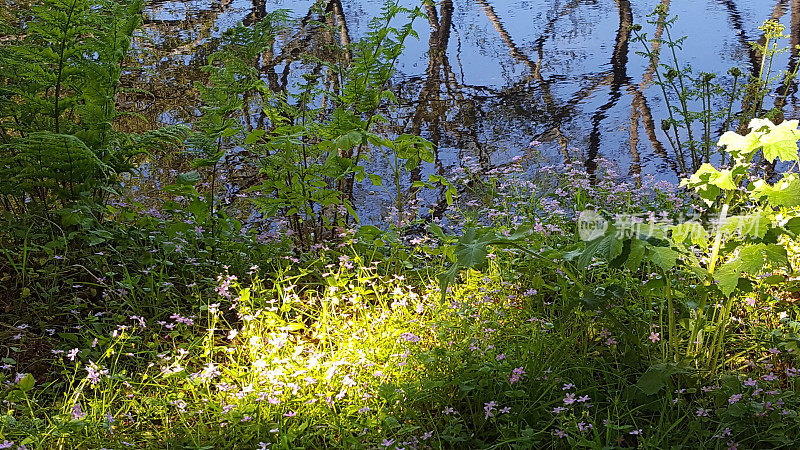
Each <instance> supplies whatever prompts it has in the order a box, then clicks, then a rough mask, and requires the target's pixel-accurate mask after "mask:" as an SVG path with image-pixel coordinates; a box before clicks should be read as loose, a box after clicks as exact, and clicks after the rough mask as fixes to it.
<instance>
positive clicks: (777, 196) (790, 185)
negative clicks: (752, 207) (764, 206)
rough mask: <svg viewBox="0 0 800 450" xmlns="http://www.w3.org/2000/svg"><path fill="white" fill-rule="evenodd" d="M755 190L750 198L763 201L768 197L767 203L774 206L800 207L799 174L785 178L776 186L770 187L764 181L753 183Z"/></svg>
mask: <svg viewBox="0 0 800 450" xmlns="http://www.w3.org/2000/svg"><path fill="white" fill-rule="evenodd" d="M753 186H754V188H753V190H752V191H750V198H751V199H753V200H761V199H762V198H764V197H766V198H767V202H769V204H770V205H772V206H786V207H792V206H798V205H800V179H798V177H797V174H791V175H787V176H785V177H783V179H781V180H780V181H778V182H777V183H775V184H774V185H770V184H769V183H767V182H766V181H764V180H757V181H755V182H753Z"/></svg>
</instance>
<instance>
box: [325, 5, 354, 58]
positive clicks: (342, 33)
mask: <svg viewBox="0 0 800 450" xmlns="http://www.w3.org/2000/svg"><path fill="white" fill-rule="evenodd" d="M325 11H326V12H331V13H333V18H334V19H335V20H336V23H335V25H336V26H337V27H339V41H340V42H341V44H342V47H343V48H344V49H345V53H344V54H345V62H346V63H347V64H348V65H349V64H350V61H352V59H353V52H352V50H351V49H350V30H349V29H348V27H347V18H346V17H345V15H344V9H342V2H341V0H329V1H328V5H327V6H326V8H325Z"/></svg>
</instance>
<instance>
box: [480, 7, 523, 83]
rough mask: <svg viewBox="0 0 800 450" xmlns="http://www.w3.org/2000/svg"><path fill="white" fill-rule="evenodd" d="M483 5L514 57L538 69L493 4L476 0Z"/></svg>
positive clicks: (487, 15) (484, 10)
mask: <svg viewBox="0 0 800 450" xmlns="http://www.w3.org/2000/svg"><path fill="white" fill-rule="evenodd" d="M475 1H476V2H477V3H478V4H479V5H481V7H482V8H483V12H485V13H486V17H488V18H489V21H490V22H492V25H493V26H494V29H495V30H497V33H498V34H499V35H500V38H501V39H502V40H503V42H505V43H506V46H507V47H508V50H509V52H510V53H511V56H513V57H514V59H516V60H517V61H519V62H521V63H523V64H525V65H526V66H528V67H529V68H530V69H531V70H537V67H536V65H535V64H533V62H532V61H531V60H530V59H528V57H527V56H526V55H525V53H522V52H521V51H520V49H519V48H517V45H516V44H515V43H514V40H513V39H511V35H509V34H508V31H506V28H505V27H504V26H503V22H502V21H501V20H500V18H499V17H497V13H495V12H494V8H493V7H492V5H490V4H489V2H487V1H486V0H475Z"/></svg>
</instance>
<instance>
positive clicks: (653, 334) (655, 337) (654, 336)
mask: <svg viewBox="0 0 800 450" xmlns="http://www.w3.org/2000/svg"><path fill="white" fill-rule="evenodd" d="M648 339H650V341H652V342H653V343H654V344H655V343H656V342H658V341H660V340H661V338H660V337H659V336H658V333H656V332H655V331H652V332H650V337H649V338H648Z"/></svg>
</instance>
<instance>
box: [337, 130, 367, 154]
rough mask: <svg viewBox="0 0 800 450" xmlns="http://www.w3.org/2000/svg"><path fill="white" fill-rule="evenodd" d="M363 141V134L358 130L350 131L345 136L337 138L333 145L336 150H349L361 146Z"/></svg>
mask: <svg viewBox="0 0 800 450" xmlns="http://www.w3.org/2000/svg"><path fill="white" fill-rule="evenodd" d="M364 141H365V137H364V133H362V132H361V131H358V130H354V131H351V132H349V133H347V134H344V135H342V136H339V138H338V139H336V141H334V143H333V145H334V146H335V147H336V148H337V149H338V150H345V151H347V150H350V149H352V148H354V147H355V146H357V145H361V144H362V143H363V142H364Z"/></svg>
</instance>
